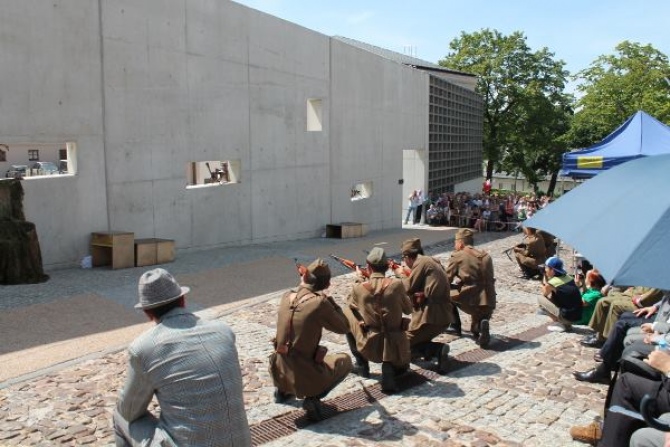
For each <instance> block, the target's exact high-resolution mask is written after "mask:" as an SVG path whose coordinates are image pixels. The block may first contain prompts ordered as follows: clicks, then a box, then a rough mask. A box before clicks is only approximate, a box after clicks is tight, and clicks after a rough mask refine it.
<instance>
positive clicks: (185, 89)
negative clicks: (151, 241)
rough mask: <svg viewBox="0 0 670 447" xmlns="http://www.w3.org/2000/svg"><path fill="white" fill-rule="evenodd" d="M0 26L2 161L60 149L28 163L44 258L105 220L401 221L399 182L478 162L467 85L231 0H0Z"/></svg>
mask: <svg viewBox="0 0 670 447" xmlns="http://www.w3.org/2000/svg"><path fill="white" fill-rule="evenodd" d="M0 29H1V30H2V32H1V33H0V51H1V52H2V54H3V64H2V65H0V89H1V91H2V92H3V93H2V100H0V144H2V145H4V146H2V147H3V156H2V157H1V158H0V174H2V175H4V173H5V172H6V171H7V170H9V169H10V164H11V163H13V162H17V160H19V159H20V158H21V156H20V155H18V156H17V155H16V151H19V150H20V148H26V149H27V150H33V151H35V150H39V148H49V150H51V151H57V153H58V158H59V159H60V158H62V155H63V154H65V155H66V156H67V160H68V163H67V173H64V174H54V175H38V176H31V177H29V178H26V180H25V181H24V189H25V200H24V207H25V211H26V217H27V219H28V220H30V221H32V222H34V223H35V224H36V225H37V230H38V234H39V238H40V243H41V248H42V254H43V259H44V262H45V264H46V265H47V266H58V265H71V264H73V263H76V262H78V261H79V260H80V259H81V258H82V257H83V256H85V255H87V254H88V253H89V241H90V236H91V233H92V232H97V231H112V230H116V231H130V232H133V233H134V234H135V237H136V238H150V237H157V238H168V239H174V240H175V242H176V246H177V248H178V249H181V250H197V249H203V248H212V247H220V246H231V245H239V244H249V243H263V242H269V241H278V240H291V239H298V238H305V237H314V236H319V235H321V234H322V233H323V231H324V227H325V225H326V224H329V223H339V222H347V221H348V222H351V221H353V222H361V223H364V224H366V225H367V227H368V228H369V229H371V230H373V229H385V228H393V227H398V226H399V225H400V224H401V219H400V210H401V209H402V207H403V205H404V202H405V200H404V197H405V196H406V193H405V190H404V189H403V188H411V187H412V186H411V185H410V183H412V184H421V185H422V186H423V187H424V188H426V187H429V186H430V187H433V188H436V189H445V188H446V189H447V190H448V189H449V188H451V187H453V185H454V184H455V183H454V182H460V183H459V185H464V184H466V183H467V182H468V181H474V180H473V179H474V173H473V174H472V175H473V177H472V179H471V178H470V175H471V174H470V172H469V170H468V169H469V168H467V166H469V163H470V162H471V161H472V160H474V159H476V158H479V160H478V161H477V167H479V166H481V141H479V145H480V147H479V149H477V147H476V146H477V142H476V139H477V138H479V137H480V136H481V116H479V117H478V118H477V117H475V115H476V114H477V110H478V109H477V107H478V105H477V101H478V99H477V98H476V95H474V93H472V91H471V89H470V90H469V89H468V88H466V87H462V86H459V85H457V84H456V83H455V81H454V79H449V77H448V76H447V77H446V78H445V77H444V76H445V73H437V74H436V73H435V72H432V71H430V70H426V69H421V68H420V67H416V66H412V65H411V64H405V63H399V61H397V60H393V59H390V58H387V57H383V56H380V55H375V54H371V52H370V51H366V50H364V49H362V48H359V47H356V46H354V45H352V44H350V43H348V42H346V41H343V40H338V39H334V38H330V37H328V36H324V35H322V34H319V33H316V32H314V31H311V30H309V29H306V28H303V27H300V26H297V25H295V24H292V23H289V22H286V21H284V20H281V19H278V18H275V17H272V16H269V15H267V14H264V13H261V12H258V11H256V10H253V9H250V8H247V7H244V6H241V5H239V4H236V3H233V2H230V1H228V0H145V1H141V2H137V1H133V0H115V1H109V2H107V1H102V0H82V1H78V2H72V1H68V0H53V1H51V2H43V1H41V0H22V1H14V2H3V13H2V14H0ZM452 75H453V76H452V77H453V78H462V79H463V80H466V81H467V79H468V78H469V77H468V76H466V75H459V74H457V73H452ZM470 78H471V77H470ZM440 79H442V81H440ZM468 82H471V79H470V80H469V81H468ZM450 101H451V102H450ZM479 101H481V100H479ZM438 106H439V107H441V108H442V109H439V110H438V109H437V108H436V107H438ZM479 107H480V106H479ZM433 125H435V126H438V127H437V128H435V127H433ZM450 134H453V138H454V140H451V139H450V138H452V137H449V135H450ZM439 135H445V136H447V140H443V139H442V138H444V137H442V136H439ZM478 135H479V137H478ZM436 136H438V137H437V139H436ZM445 145H446V146H445ZM459 145H464V146H463V147H461V146H459ZM466 146H467V148H466ZM5 148H6V150H5ZM434 148H435V149H434ZM452 148H455V149H458V150H456V152H453V155H452ZM461 149H463V151H464V152H463V151H461ZM477 150H479V155H477V154H476V152H477ZM468 151H470V152H468ZM54 153H55V152H54ZM433 153H434V154H436V155H435V156H436V157H437V158H435V160H433ZM34 155H35V152H33V156H34ZM17 157H18V158H17ZM52 157H54V158H55V157H56V156H55V155H53V156H52ZM445 157H446V158H445ZM450 157H451V158H450ZM457 161H458V163H461V162H463V163H464V164H463V165H462V166H465V167H466V168H465V171H463V170H462V168H461V167H460V166H461V165H458V166H457V165H453V166H451V165H450V163H451V162H454V163H456V162H457ZM452 171H453V172H452ZM456 171H458V172H456ZM427 172H429V174H428V175H427V174H426V173H427ZM433 173H439V174H435V175H434V174H433ZM480 175H481V174H480V172H479V171H478V172H477V177H479V176H480ZM450 176H451V177H450ZM401 180H404V185H403V184H402V183H403V182H401ZM476 181H477V183H478V182H479V178H478V179H477V180H476ZM457 188H458V186H457Z"/></svg>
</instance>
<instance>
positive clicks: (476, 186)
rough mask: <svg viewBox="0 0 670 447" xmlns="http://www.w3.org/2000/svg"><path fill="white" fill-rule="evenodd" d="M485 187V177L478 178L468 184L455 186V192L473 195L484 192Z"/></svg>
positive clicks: (467, 182) (463, 183)
mask: <svg viewBox="0 0 670 447" xmlns="http://www.w3.org/2000/svg"><path fill="white" fill-rule="evenodd" d="M483 187H484V177H477V178H475V179H472V180H468V181H466V182H461V183H457V184H456V185H454V192H469V193H472V194H476V193H478V192H479V193H480V192H482V190H483Z"/></svg>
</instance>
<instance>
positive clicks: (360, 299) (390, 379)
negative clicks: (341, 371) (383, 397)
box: [344, 247, 412, 392]
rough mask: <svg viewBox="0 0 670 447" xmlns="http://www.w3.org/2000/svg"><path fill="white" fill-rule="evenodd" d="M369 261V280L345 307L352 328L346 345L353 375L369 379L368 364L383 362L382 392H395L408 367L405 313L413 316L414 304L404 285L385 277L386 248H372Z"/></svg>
mask: <svg viewBox="0 0 670 447" xmlns="http://www.w3.org/2000/svg"><path fill="white" fill-rule="evenodd" d="M366 261H367V263H368V266H367V268H368V271H369V272H370V279H369V280H368V281H365V282H361V283H358V284H356V285H354V287H353V289H352V290H351V294H350V295H349V297H348V298H347V306H345V307H344V315H346V317H347V319H348V320H349V327H350V329H351V333H349V334H347V342H348V343H349V347H350V348H351V352H352V354H353V356H354V358H355V359H356V367H355V368H354V372H356V373H357V374H359V375H361V376H363V377H369V376H370V368H369V365H368V362H374V363H381V364H382V390H383V391H387V392H394V391H397V390H398V386H397V383H396V376H397V375H400V374H403V373H404V372H405V371H407V369H408V367H409V362H410V349H409V340H408V339H407V334H405V329H406V328H403V314H411V313H412V304H411V302H410V300H409V297H408V296H407V294H406V293H405V287H404V286H403V284H402V282H401V281H399V280H397V279H395V278H386V277H385V275H384V273H385V272H386V270H388V260H387V258H386V253H385V252H384V249H382V248H380V247H375V248H373V249H372V250H371V251H370V253H369V254H368V256H367V259H366ZM407 321H409V319H408V320H407Z"/></svg>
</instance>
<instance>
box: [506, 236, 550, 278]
mask: <svg viewBox="0 0 670 447" xmlns="http://www.w3.org/2000/svg"><path fill="white" fill-rule="evenodd" d="M523 232H524V233H525V239H526V242H525V243H524V244H519V245H517V246H516V247H514V257H515V258H516V262H517V263H518V264H519V267H520V268H521V272H522V273H521V275H519V278H523V279H531V278H533V277H535V276H538V275H539V276H542V275H543V274H544V269H543V268H542V267H540V266H541V265H542V264H543V263H544V261H545V260H546V259H547V249H546V248H545V246H544V239H542V238H541V237H539V236H538V235H537V232H536V230H535V228H530V227H523Z"/></svg>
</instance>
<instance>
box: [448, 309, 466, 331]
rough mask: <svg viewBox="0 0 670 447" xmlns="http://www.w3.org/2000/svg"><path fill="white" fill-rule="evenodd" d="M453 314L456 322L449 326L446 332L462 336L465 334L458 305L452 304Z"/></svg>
mask: <svg viewBox="0 0 670 447" xmlns="http://www.w3.org/2000/svg"><path fill="white" fill-rule="evenodd" d="M452 315H453V317H454V322H453V323H451V324H449V326H447V329H446V330H445V332H446V333H447V334H453V335H456V336H457V337H460V336H462V335H463V330H462V328H461V316H460V315H459V313H458V307H457V306H456V305H453V306H452Z"/></svg>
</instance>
